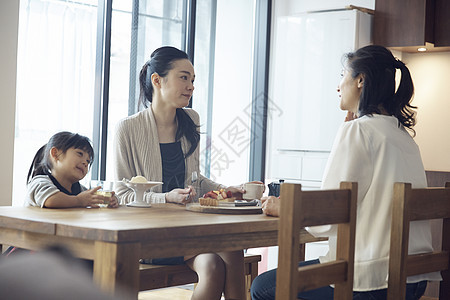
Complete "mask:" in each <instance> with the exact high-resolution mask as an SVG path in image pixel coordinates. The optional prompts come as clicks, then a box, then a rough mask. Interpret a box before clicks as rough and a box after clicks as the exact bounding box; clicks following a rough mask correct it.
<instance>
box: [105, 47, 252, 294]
mask: <svg viewBox="0 0 450 300" xmlns="http://www.w3.org/2000/svg"><path fill="white" fill-rule="evenodd" d="M194 78H195V74H194V67H193V66H192V63H191V62H190V61H189V59H188V56H187V54H186V53H185V52H183V51H180V50H178V49H176V48H174V47H161V48H158V49H156V50H155V51H154V52H153V53H152V55H151V58H150V60H149V61H148V62H147V63H146V64H145V65H144V67H143V68H142V70H141V73H140V75H139V82H140V88H141V95H140V101H141V103H142V104H143V105H144V107H146V109H145V110H144V111H141V112H139V113H137V114H135V115H133V116H130V117H128V118H125V119H124V120H122V121H121V122H120V123H119V124H118V126H117V130H116V137H115V153H114V160H115V172H116V178H117V179H118V180H121V179H122V178H127V179H130V178H131V177H133V176H137V175H141V176H144V177H146V178H147V179H148V180H151V181H162V182H163V183H164V184H163V185H162V186H158V187H155V188H153V189H152V191H150V192H147V193H146V194H145V200H146V201H148V202H153V203H158V202H159V203H165V202H173V203H180V204H185V203H187V202H189V201H191V199H192V197H195V196H196V193H197V191H198V193H199V194H200V195H202V194H203V193H205V192H207V191H210V190H218V189H220V188H226V187H225V186H223V185H220V184H218V183H215V182H214V181H212V180H210V179H208V178H206V177H204V176H201V175H199V178H198V180H197V181H196V183H195V186H190V184H191V179H192V178H191V174H192V173H193V172H194V171H195V172H197V174H200V170H199V147H198V144H199V141H200V134H199V131H198V127H199V125H198V124H199V116H198V114H197V113H196V112H195V111H194V110H192V109H188V108H184V107H186V106H187V105H188V104H189V101H190V99H191V96H192V93H193V91H194V85H193V83H194ZM148 104H150V105H148ZM186 186H187V188H185V187H186ZM226 189H227V190H230V191H231V192H232V193H233V194H235V195H236V194H240V195H238V196H242V192H243V190H242V189H240V188H237V187H228V188H226ZM116 192H117V194H118V195H119V196H120V197H121V199H122V200H125V201H126V202H130V201H131V200H132V198H131V197H133V191H131V190H129V189H127V188H126V187H125V186H120V187H117V188H116ZM171 259H172V260H173V258H171ZM180 259H181V261H183V260H184V261H185V263H186V264H187V265H188V266H189V267H190V268H191V269H192V270H194V271H196V272H197V274H198V277H199V282H198V285H197V287H196V289H195V291H194V293H193V296H192V299H220V298H221V295H222V292H223V293H224V295H225V298H226V299H245V283H244V258H243V253H242V251H233V252H222V253H204V254H199V255H197V256H194V257H192V256H190V257H181V258H180ZM154 261H155V260H153V262H154ZM163 263H164V260H163Z"/></svg>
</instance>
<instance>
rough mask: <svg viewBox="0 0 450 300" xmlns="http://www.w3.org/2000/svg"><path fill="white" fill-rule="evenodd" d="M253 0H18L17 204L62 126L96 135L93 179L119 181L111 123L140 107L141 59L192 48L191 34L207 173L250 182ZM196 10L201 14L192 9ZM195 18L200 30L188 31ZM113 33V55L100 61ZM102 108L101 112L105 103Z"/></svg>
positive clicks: (227, 180)
mask: <svg viewBox="0 0 450 300" xmlns="http://www.w3.org/2000/svg"><path fill="white" fill-rule="evenodd" d="M110 3H112V13H111V18H110V20H111V22H110V23H109V24H108V22H106V26H104V28H102V27H103V26H102V25H103V24H102V23H101V22H102V20H100V21H99V17H100V18H101V17H102V10H103V9H104V7H106V8H107V5H110ZM255 3H256V1H255V0H244V1H239V0H232V1H226V0H164V1H160V0H114V1H111V0H100V1H99V0H74V1H65V0H21V3H20V16H19V45H18V49H19V50H18V73H17V74H18V75H17V76H18V78H17V106H16V137H15V150H14V187H13V205H22V203H23V199H24V197H25V193H26V182H25V181H26V175H27V172H28V168H29V166H30V164H31V161H32V159H33V157H34V155H35V153H36V151H37V150H38V149H39V148H40V147H41V146H42V145H43V144H44V143H45V142H47V141H48V139H49V138H50V136H52V135H53V134H54V133H56V132H58V131H62V130H67V131H72V132H78V133H80V134H82V135H85V136H88V137H90V138H91V140H92V141H93V142H94V148H95V149H97V151H98V153H96V157H95V161H94V163H95V164H97V165H94V166H93V168H92V170H91V173H93V176H92V177H93V178H99V177H105V178H104V179H109V180H110V179H113V177H114V176H113V174H114V170H113V169H112V168H111V167H112V154H113V152H112V151H113V147H112V146H113V139H114V131H115V125H116V123H117V122H118V120H120V119H122V118H124V117H126V116H128V115H131V114H133V113H135V112H137V110H138V106H137V105H138V98H139V82H138V74H139V71H140V69H141V67H142V65H143V64H144V63H145V62H146V61H147V60H148V59H149V57H150V54H151V52H153V50H155V49H156V48H158V47H160V46H162V45H171V46H175V47H178V48H180V49H183V50H185V51H186V48H187V47H188V46H189V43H190V41H189V39H188V37H189V36H190V35H192V34H194V36H195V39H194V40H193V41H194V45H195V47H194V50H195V51H194V56H193V58H194V68H195V71H196V82H195V92H194V96H193V102H192V103H193V108H194V109H195V110H197V111H198V112H199V114H200V120H201V128H200V130H201V132H202V136H201V149H200V152H201V170H202V172H203V173H204V174H205V175H206V176H209V177H211V178H212V179H214V180H216V181H218V182H220V183H223V184H226V185H231V184H239V183H242V182H244V181H246V180H247V179H248V172H249V171H248V170H249V168H248V165H249V157H250V141H251V137H252V133H251V132H252V131H251V126H252V125H251V120H250V119H251V117H250V116H251V109H252V108H251V104H252V99H253V98H254V97H253V95H252V93H253V92H252V82H253V81H254V80H255V78H254V77H255V76H260V74H253V47H254V46H253V45H254V37H253V32H254V23H255V18H256V16H255V6H256V5H255ZM99 4H100V5H99ZM191 8H192V9H195V11H193V12H189V11H188V10H189V9H191ZM99 10H100V13H99ZM190 16H193V19H190V18H191V17H190ZM193 21H195V26H194V27H191V26H189V27H188V25H189V24H190V23H189V22H193ZM99 24H100V25H101V26H99ZM98 28H101V29H102V30H104V31H103V32H102V31H101V30H99V29H98ZM190 28H195V33H192V32H189V30H190ZM108 30H110V31H109V32H110V56H109V57H108V59H107V60H103V58H102V55H103V54H104V53H108V52H107V51H105V50H104V49H103V46H104V45H105V44H106V43H108V41H107V39H105V36H107V35H105V32H108ZM104 39H105V40H104ZM102 43H103V44H102ZM99 44H100V45H101V46H102V48H98V45H99ZM189 51H191V50H189ZM105 62H108V67H109V68H108V69H109V70H107V72H105V73H102V71H103V70H102V68H101V67H99V66H103V67H104V64H105ZM99 80H100V81H99ZM99 82H100V84H105V86H106V90H107V93H106V94H107V95H105V92H101V91H100V92H99V90H98V86H96V85H98V84H99ZM103 91H105V89H103ZM100 94H103V95H100ZM105 104H107V105H108V106H107V110H106V113H105V114H103V113H102V112H101V110H100V109H99V107H101V106H102V105H105ZM102 118H104V120H106V122H105V123H104V124H105V125H101V124H102ZM102 127H103V128H102ZM102 136H103V137H106V140H105V141H106V142H105V143H103V144H104V145H101V144H102V143H101V139H102V138H101V137H102ZM99 156H100V157H99ZM100 158H101V160H100ZM103 160H104V163H103V162H101V161H103ZM102 170H103V171H104V173H102V172H101V171H102ZM90 178H91V174H88V175H87V176H86V178H85V180H84V181H83V182H82V183H83V184H85V185H86V186H88V183H87V182H88V181H89V180H90ZM102 179H103V178H102Z"/></svg>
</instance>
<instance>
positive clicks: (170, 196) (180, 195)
mask: <svg viewBox="0 0 450 300" xmlns="http://www.w3.org/2000/svg"><path fill="white" fill-rule="evenodd" d="M195 195H197V193H196V191H195V189H194V187H193V186H191V185H190V186H188V187H187V188H185V189H173V190H171V191H170V192H168V193H166V202H172V203H178V204H186V203H189V202H191V201H192V198H193V197H195Z"/></svg>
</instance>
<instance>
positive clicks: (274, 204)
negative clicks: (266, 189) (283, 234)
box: [261, 196, 280, 217]
mask: <svg viewBox="0 0 450 300" xmlns="http://www.w3.org/2000/svg"><path fill="white" fill-rule="evenodd" d="M261 202H262V210H263V212H264V213H265V214H266V215H268V216H273V217H278V216H280V198H277V197H274V196H269V197H263V198H261Z"/></svg>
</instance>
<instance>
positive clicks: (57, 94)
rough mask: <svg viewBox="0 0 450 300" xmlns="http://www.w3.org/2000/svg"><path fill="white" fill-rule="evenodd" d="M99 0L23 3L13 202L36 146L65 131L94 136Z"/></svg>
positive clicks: (18, 200) (21, 191)
mask: <svg viewBox="0 0 450 300" xmlns="http://www.w3.org/2000/svg"><path fill="white" fill-rule="evenodd" d="M95 2H96V1H95V0H90V1H88V0H85V1H77V2H74V1H70V2H66V1H43V0H42V1H39V0H27V1H21V2H20V13H19V14H20V15H19V39H18V56H17V68H18V70H17V102H16V130H15V132H16V133H15V134H16V136H15V142H14V175H13V176H14V181H13V205H22V204H23V199H24V198H25V193H26V176H27V172H28V169H29V167H30V165H31V162H32V160H33V157H34V155H35V153H36V151H37V150H38V149H39V148H40V147H41V146H42V145H43V144H45V143H46V142H47V141H48V139H49V138H50V136H52V135H53V134H54V133H56V132H58V131H62V130H67V131H73V132H78V133H80V134H83V135H86V136H91V135H92V124H93V110H92V109H93V107H92V102H93V95H94V93H93V91H94V82H95V80H94V75H95V73H94V70H95V43H96V24H97V8H96V6H95V4H96V3H95Z"/></svg>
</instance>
